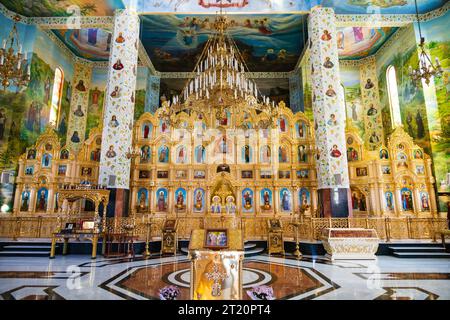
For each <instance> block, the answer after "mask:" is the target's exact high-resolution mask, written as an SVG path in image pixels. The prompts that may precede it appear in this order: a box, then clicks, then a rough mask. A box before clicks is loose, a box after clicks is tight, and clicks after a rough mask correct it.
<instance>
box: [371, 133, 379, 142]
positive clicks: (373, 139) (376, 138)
mask: <svg viewBox="0 0 450 320" xmlns="http://www.w3.org/2000/svg"><path fill="white" fill-rule="evenodd" d="M369 142H370V143H378V142H380V137H379V136H378V135H377V133H376V132H375V131H374V132H372V135H371V136H370V138H369Z"/></svg>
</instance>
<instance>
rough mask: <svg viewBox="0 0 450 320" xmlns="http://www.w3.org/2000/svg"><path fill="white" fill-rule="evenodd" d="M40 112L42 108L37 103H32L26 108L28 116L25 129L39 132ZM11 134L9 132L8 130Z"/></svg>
mask: <svg viewBox="0 0 450 320" xmlns="http://www.w3.org/2000/svg"><path fill="white" fill-rule="evenodd" d="M41 111H42V106H41V105H40V104H39V103H38V102H37V101H33V102H31V104H30V107H29V108H28V115H27V125H26V126H27V129H28V130H39V129H40V122H41ZM10 134H11V130H10Z"/></svg>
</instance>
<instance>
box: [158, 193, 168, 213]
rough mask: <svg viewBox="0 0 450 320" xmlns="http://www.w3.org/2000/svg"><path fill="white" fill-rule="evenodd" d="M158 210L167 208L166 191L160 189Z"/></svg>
mask: <svg viewBox="0 0 450 320" xmlns="http://www.w3.org/2000/svg"><path fill="white" fill-rule="evenodd" d="M157 206H158V211H165V210H166V199H165V197H164V192H163V191H160V192H159V195H158V203H157Z"/></svg>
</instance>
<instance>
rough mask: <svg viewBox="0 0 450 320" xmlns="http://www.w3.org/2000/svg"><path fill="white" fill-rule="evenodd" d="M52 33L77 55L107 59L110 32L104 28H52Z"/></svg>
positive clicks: (97, 59) (100, 59) (90, 58)
mask: <svg viewBox="0 0 450 320" xmlns="http://www.w3.org/2000/svg"><path fill="white" fill-rule="evenodd" d="M53 33H54V34H55V35H56V36H57V37H58V38H59V39H60V40H62V41H63V42H64V43H65V44H66V46H67V47H68V48H69V49H70V50H71V51H72V52H73V53H74V54H75V55H77V56H78V57H80V58H85V59H89V60H91V61H108V59H109V52H110V46H111V33H110V32H109V31H106V30H104V29H75V30H63V29H61V30H53Z"/></svg>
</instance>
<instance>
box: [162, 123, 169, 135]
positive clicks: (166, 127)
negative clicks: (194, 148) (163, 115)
mask: <svg viewBox="0 0 450 320" xmlns="http://www.w3.org/2000/svg"><path fill="white" fill-rule="evenodd" d="M160 126H161V133H167V132H169V126H168V124H167V122H166V121H164V120H161V123H160Z"/></svg>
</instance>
